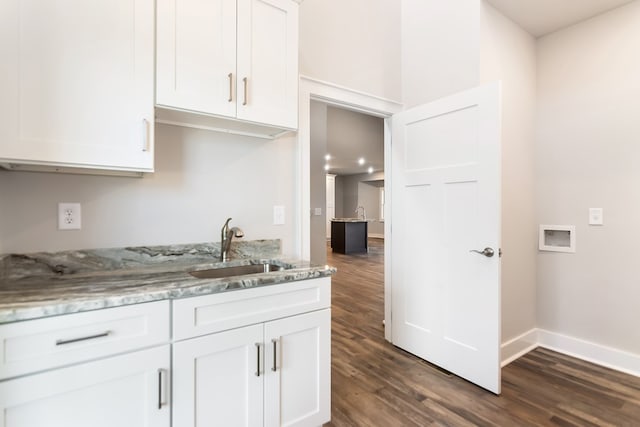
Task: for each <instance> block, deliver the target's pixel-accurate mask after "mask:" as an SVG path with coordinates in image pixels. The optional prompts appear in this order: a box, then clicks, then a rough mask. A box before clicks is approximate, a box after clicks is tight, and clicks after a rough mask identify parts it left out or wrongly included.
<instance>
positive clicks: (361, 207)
mask: <svg viewBox="0 0 640 427" xmlns="http://www.w3.org/2000/svg"><path fill="white" fill-rule="evenodd" d="M360 209H362V219H363V220H366V219H367V212H366V211H365V210H364V206H358V207H357V208H356V216H357V217H358V218H360V215H359V214H358V212H359V211H360Z"/></svg>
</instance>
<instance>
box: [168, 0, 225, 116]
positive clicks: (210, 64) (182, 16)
mask: <svg viewBox="0 0 640 427" xmlns="http://www.w3.org/2000/svg"><path fill="white" fill-rule="evenodd" d="M157 25H158V28H157V36H158V40H157V76H156V78H157V83H156V87H157V90H156V104H158V105H161V106H167V107H170V108H178V109H184V110H192V111H199V112H203V113H209V114H216V115H223V116H228V117H235V115H236V102H235V101H236V97H235V83H236V80H237V77H236V0H158V21H157Z"/></svg>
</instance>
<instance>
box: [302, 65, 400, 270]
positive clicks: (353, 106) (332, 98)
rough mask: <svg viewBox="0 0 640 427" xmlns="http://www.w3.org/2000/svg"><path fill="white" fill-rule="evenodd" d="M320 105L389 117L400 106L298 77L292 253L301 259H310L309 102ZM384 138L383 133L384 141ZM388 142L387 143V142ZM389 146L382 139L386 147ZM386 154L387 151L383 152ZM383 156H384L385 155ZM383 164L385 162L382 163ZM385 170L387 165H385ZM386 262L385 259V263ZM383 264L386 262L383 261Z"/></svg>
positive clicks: (383, 99)
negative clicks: (296, 166)
mask: <svg viewBox="0 0 640 427" xmlns="http://www.w3.org/2000/svg"><path fill="white" fill-rule="evenodd" d="M312 99H313V100H319V101H323V102H325V103H327V104H331V105H335V106H339V107H341V108H346V109H350V110H353V111H359V112H362V113H366V114H370V115H374V116H378V117H389V116H391V115H392V114H393V113H396V112H398V111H400V110H402V104H400V103H399V102H396V101H392V100H388V99H385V98H381V97H379V96H376V95H370V94H367V93H364V92H359V91H356V90H353V89H349V88H346V87H343V86H339V85H336V84H333V83H329V82H323V81H321V80H316V79H313V78H310V77H306V76H300V90H299V99H298V102H299V105H298V111H299V129H298V166H299V167H298V171H297V175H298V179H297V180H296V181H297V182H298V188H297V195H298V204H299V206H298V210H297V215H296V216H297V218H296V219H297V224H298V232H297V234H298V236H297V237H298V238H297V239H296V241H297V243H296V248H295V252H296V253H297V255H298V256H299V257H300V258H302V259H306V260H308V259H310V257H311V195H310V175H309V174H310V170H311V166H310V158H309V157H310V152H311V132H310V126H311V112H310V111H311V108H310V102H311V100H312ZM386 136H387V134H386V132H385V137H386ZM389 141H390V139H389ZM387 143H389V142H388V141H387V140H386V139H385V145H386V144H387ZM385 150H386V148H385ZM385 155H386V153H385ZM385 163H386V161H385ZM385 166H386V165H385ZM386 259H387V258H386V257H385V260H386ZM385 264H386V261H385Z"/></svg>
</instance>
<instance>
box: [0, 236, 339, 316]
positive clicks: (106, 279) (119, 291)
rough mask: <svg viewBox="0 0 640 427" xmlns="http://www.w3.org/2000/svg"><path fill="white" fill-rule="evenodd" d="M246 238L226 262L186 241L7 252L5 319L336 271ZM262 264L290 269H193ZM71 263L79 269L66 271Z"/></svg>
mask: <svg viewBox="0 0 640 427" xmlns="http://www.w3.org/2000/svg"><path fill="white" fill-rule="evenodd" d="M247 243H248V244H245V245H244V248H243V247H239V248H238V253H240V252H242V251H244V252H245V253H243V254H242V255H244V256H240V257H239V258H237V259H233V260H232V261H228V262H225V263H221V262H218V261H217V260H215V258H213V259H212V257H211V255H216V248H215V246H213V249H212V246H211V245H210V244H206V245H204V246H203V245H199V246H197V251H196V253H194V250H193V245H183V246H179V247H176V246H171V247H169V246H163V247H140V248H126V249H124V250H123V249H119V248H118V249H116V250H109V251H107V252H105V250H96V251H73V252H65V253H62V252H61V253H52V254H48V253H47V254H42V253H38V254H28V255H27V256H23V255H20V256H18V257H15V256H11V257H7V256H5V257H4V260H5V263H6V264H7V265H8V267H7V265H5V271H4V273H5V275H4V276H1V275H0V324H5V323H13V322H18V321H24V320H34V319H40V318H46V317H50V316H59V315H64V314H72V313H80V312H86V311H92V310H99V309H105V308H112V307H120V306H126V305H132V304H140V303H148V302H154V301H162V300H174V299H179V298H188V297H195V296H203V295H211V294H216V293H221V292H229V291H236V290H241V289H250V288H257V287H262V286H270V285H277V284H281V283H289V282H297V281H303V280H309V279H315V278H320V277H329V276H331V275H333V274H334V273H335V272H336V269H335V268H333V267H330V266H326V265H325V266H319V265H314V264H311V263H310V262H308V261H301V260H296V259H287V258H280V257H278V256H277V254H276V253H277V252H278V251H279V245H280V243H279V242H278V241H255V242H247ZM256 247H257V248H258V249H257V250H256V249H255V248H256ZM265 248H266V249H265ZM142 249H144V250H142ZM149 251H151V252H152V254H151V255H152V256H149ZM252 251H253V252H252ZM123 253H126V254H127V256H128V257H129V258H131V257H132V253H143V256H142V257H141V258H140V257H139V258H140V259H136V260H135V262H130V260H129V259H128V260H127V263H122V262H118V263H117V265H116V264H114V262H113V261H114V260H119V259H120V258H121V257H122V254H123ZM105 254H106V255H105ZM176 254H177V255H176ZM36 255H37V256H36ZM0 258H2V257H1V256H0ZM34 259H37V262H36V264H37V265H36V264H34V261H33V260H34ZM60 259H64V261H65V264H64V267H65V273H62V274H53V273H50V274H40V271H38V274H34V275H31V274H30V273H32V272H33V269H32V266H33V265H36V267H38V266H41V265H45V267H47V268H49V269H50V267H51V266H52V265H54V264H55V266H56V267H57V266H58V264H56V263H57V262H59V261H60ZM7 260H9V261H10V262H11V263H14V265H9V264H8V263H7V262H6V261H7ZM25 260H26V261H25ZM151 260H152V261H151ZM97 261H99V262H97ZM15 263H17V264H18V266H17V267H15ZM92 263H93V264H96V265H97V266H96V267H94V266H93V265H92ZM256 263H274V264H278V265H281V266H284V267H285V269H284V270H279V271H271V272H267V273H256V274H248V275H242V276H228V277H223V278H216V279H198V278H195V277H193V276H191V275H190V274H189V272H190V271H194V270H206V269H211V268H222V267H228V266H238V265H246V264H256ZM112 264H113V265H112ZM69 265H71V266H73V268H74V271H73V272H70V273H69V274H66V270H67V269H70V267H69ZM11 268H13V270H11V271H13V272H14V273H15V272H17V273H16V274H14V275H13V276H9V274H8V273H7V272H9V271H10V269H11ZM45 269H46V268H45ZM3 277H4V278H3Z"/></svg>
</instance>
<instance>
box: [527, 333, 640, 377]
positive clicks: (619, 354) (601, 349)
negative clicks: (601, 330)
mask: <svg viewBox="0 0 640 427" xmlns="http://www.w3.org/2000/svg"><path fill="white" fill-rule="evenodd" d="M538 343H539V344H540V346H541V347H544V348H548V349H549V350H553V351H557V352H558V353H563V354H566V355H567V356H572V357H576V358H578V359H582V360H586V361H587V362H591V363H595V364H597V365H601V366H604V367H607V368H611V369H615V370H616V371H620V372H624V373H626V374H630V375H634V376H636V377H640V354H634V353H629V352H627V351H624V350H620V349H617V348H613V347H607V346H604V345H601V344H596V343H594V342H590V341H586V340H583V339H580V338H575V337H570V336H567V335H562V334H559V333H556V332H551V331H546V330H544V329H538Z"/></svg>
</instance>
